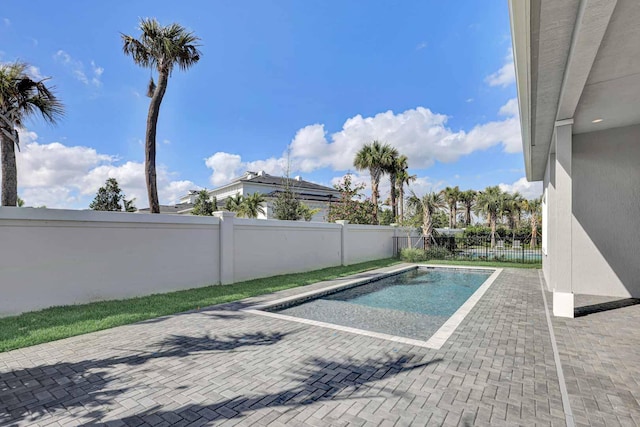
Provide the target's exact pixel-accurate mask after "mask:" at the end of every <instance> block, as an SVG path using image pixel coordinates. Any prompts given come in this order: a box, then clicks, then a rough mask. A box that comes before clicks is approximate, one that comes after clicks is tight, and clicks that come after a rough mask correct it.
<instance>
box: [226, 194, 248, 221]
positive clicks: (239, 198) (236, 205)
mask: <svg viewBox="0 0 640 427" xmlns="http://www.w3.org/2000/svg"><path fill="white" fill-rule="evenodd" d="M243 204H244V196H243V195H242V194H240V193H236V195H235V196H229V198H228V199H227V202H226V203H225V205H224V208H225V209H226V210H228V211H229V212H235V213H236V214H237V215H238V216H241V215H240V214H241V211H242V205H243Z"/></svg>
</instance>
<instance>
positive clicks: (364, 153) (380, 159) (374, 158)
mask: <svg viewBox="0 0 640 427" xmlns="http://www.w3.org/2000/svg"><path fill="white" fill-rule="evenodd" d="M394 152H395V150H394V149H393V148H392V147H391V146H390V145H388V144H383V143H381V142H379V141H373V142H372V143H371V144H366V145H364V146H363V147H362V148H361V149H360V151H358V152H357V153H356V157H355V159H354V160H353V166H355V168H356V169H357V170H365V169H366V170H368V171H369V175H370V176H371V201H372V202H373V217H374V221H375V223H377V222H378V197H379V196H380V193H379V192H378V186H379V184H380V178H381V177H382V174H383V172H384V171H385V167H387V165H389V164H391V162H392V159H393V153H394ZM396 154H397V152H396Z"/></svg>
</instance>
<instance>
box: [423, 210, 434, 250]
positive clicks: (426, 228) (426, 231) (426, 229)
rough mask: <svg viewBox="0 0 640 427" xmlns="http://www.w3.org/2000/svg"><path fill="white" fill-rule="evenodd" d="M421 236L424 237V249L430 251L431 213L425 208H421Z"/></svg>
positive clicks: (431, 235) (431, 233)
mask: <svg viewBox="0 0 640 427" xmlns="http://www.w3.org/2000/svg"><path fill="white" fill-rule="evenodd" d="M422 234H423V235H424V237H423V238H424V248H425V249H426V250H429V249H431V239H432V237H433V223H432V222H431V213H430V212H429V209H427V207H426V206H423V207H422Z"/></svg>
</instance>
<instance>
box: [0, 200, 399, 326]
mask: <svg viewBox="0 0 640 427" xmlns="http://www.w3.org/2000/svg"><path fill="white" fill-rule="evenodd" d="M396 233H398V235H400V233H403V231H402V230H400V229H396V228H393V227H382V226H362V225H349V224H346V225H342V224H330V223H322V222H304V221H279V220H253V219H244V218H235V217H234V214H233V213H231V212H217V213H216V217H199V216H191V215H188V216H180V215H153V214H140V213H136V214H133V213H123V212H95V211H71V210H56V209H33V208H0V241H2V242H4V244H5V246H6V248H5V249H6V250H5V251H3V256H2V257H0V316H6V315H11V314H18V313H21V312H24V311H31V310H38V309H42V308H46V307H50V306H55V305H68V304H79V303H86V302H91V301H98V300H108V299H121V298H128V297H133V296H139V295H148V294H153V293H162V292H169V291H174V290H181V289H189V288H195V287H200V286H208V285H215V284H219V283H223V284H228V283H234V282H238V281H243V280H247V279H254V278H260V277H268V276H274V275H279V274H286V273H296V272H304V271H310V270H314V269H319V268H324V267H331V266H339V265H347V264H353V263H357V262H361V261H367V260H374V259H381V258H389V257H391V256H393V245H392V239H391V237H392V236H394V235H395V234H396Z"/></svg>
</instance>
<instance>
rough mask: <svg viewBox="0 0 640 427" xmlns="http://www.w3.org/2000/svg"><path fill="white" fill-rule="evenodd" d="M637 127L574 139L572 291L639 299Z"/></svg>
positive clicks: (639, 156) (639, 162)
mask: <svg viewBox="0 0 640 427" xmlns="http://www.w3.org/2000/svg"><path fill="white" fill-rule="evenodd" d="M638 218H640V126H627V127H623V128H615V129H608V130H604V131H600V132H591V133H586V134H580V135H574V141H573V218H572V248H573V266H572V267H573V290H574V292H575V293H581V294H594V295H610V296H619V297H640V258H639V254H640V229H639V224H640V223H639V222H638Z"/></svg>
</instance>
